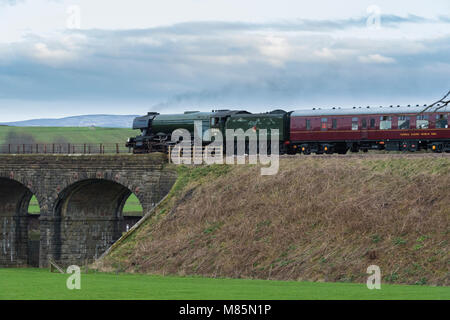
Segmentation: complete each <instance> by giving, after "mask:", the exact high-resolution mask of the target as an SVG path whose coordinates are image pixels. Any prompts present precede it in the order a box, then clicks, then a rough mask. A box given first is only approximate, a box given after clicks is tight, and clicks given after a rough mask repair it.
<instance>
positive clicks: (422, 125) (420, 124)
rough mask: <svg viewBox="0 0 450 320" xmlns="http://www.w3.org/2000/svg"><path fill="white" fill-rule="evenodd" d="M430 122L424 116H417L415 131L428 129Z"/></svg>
mask: <svg viewBox="0 0 450 320" xmlns="http://www.w3.org/2000/svg"><path fill="white" fill-rule="evenodd" d="M429 124H430V122H429V121H428V116H426V115H423V114H421V115H418V116H417V119H416V128H417V129H428V126H429Z"/></svg>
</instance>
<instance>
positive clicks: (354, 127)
mask: <svg viewBox="0 0 450 320" xmlns="http://www.w3.org/2000/svg"><path fill="white" fill-rule="evenodd" d="M352 130H358V118H352Z"/></svg>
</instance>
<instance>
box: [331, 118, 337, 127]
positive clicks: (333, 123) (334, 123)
mask: <svg viewBox="0 0 450 320" xmlns="http://www.w3.org/2000/svg"><path fill="white" fill-rule="evenodd" d="M331 126H332V128H333V129H337V119H333V120H332V123H331Z"/></svg>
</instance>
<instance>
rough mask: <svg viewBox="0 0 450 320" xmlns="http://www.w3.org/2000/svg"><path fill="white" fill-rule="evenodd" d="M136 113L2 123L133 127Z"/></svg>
mask: <svg viewBox="0 0 450 320" xmlns="http://www.w3.org/2000/svg"><path fill="white" fill-rule="evenodd" d="M136 117H137V116H136V115H109V114H92V115H83V116H74V117H66V118H60V119H32V120H25V121H16V122H4V123H0V125H9V126H17V127H36V126H38V127H91V126H95V127H103V128H131V126H132V124H133V120H134V118H136Z"/></svg>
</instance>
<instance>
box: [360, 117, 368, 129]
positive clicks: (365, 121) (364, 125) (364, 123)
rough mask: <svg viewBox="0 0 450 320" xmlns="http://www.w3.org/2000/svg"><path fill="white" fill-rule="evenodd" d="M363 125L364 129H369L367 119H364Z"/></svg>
mask: <svg viewBox="0 0 450 320" xmlns="http://www.w3.org/2000/svg"><path fill="white" fill-rule="evenodd" d="M361 126H362V128H363V129H367V119H362V121H361Z"/></svg>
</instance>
